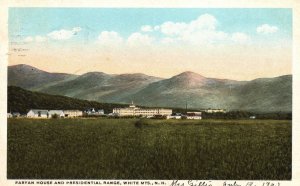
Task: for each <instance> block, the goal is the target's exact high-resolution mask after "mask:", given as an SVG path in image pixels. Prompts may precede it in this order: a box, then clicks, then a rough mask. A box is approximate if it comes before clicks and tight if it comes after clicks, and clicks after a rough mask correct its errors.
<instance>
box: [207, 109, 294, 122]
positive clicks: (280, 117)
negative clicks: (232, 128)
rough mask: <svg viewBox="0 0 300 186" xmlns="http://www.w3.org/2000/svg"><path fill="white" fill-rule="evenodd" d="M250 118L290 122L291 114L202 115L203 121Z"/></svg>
mask: <svg viewBox="0 0 300 186" xmlns="http://www.w3.org/2000/svg"><path fill="white" fill-rule="evenodd" d="M250 117H252V118H253V117H254V119H275V120H291V119H292V113H287V112H276V113H254V112H247V111H230V112H226V113H205V112H203V113H202V118H203V119H250Z"/></svg>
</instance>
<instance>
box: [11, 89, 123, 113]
mask: <svg viewBox="0 0 300 186" xmlns="http://www.w3.org/2000/svg"><path fill="white" fill-rule="evenodd" d="M7 98H8V100H7V111H8V112H10V111H11V112H20V113H21V114H26V113H27V112H28V111H29V110H30V109H57V110H67V109H79V110H85V109H87V108H95V109H104V111H105V113H110V112H112V109H113V108H116V107H127V106H128V105H125V104H112V103H99V102H96V101H86V100H80V99H75V98H69V97H66V96H58V95H49V94H44V93H40V92H32V91H28V90H24V89H22V88H20V87H16V86H8V94H7Z"/></svg>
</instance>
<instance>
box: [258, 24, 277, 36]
mask: <svg viewBox="0 0 300 186" xmlns="http://www.w3.org/2000/svg"><path fill="white" fill-rule="evenodd" d="M277 31H278V27H276V26H271V25H268V24H263V25H261V26H258V27H257V28H256V32H257V33H259V34H272V33H275V32H277Z"/></svg>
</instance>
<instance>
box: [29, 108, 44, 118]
mask: <svg viewBox="0 0 300 186" xmlns="http://www.w3.org/2000/svg"><path fill="white" fill-rule="evenodd" d="M27 117H28V118H48V117H49V113H48V110H42V109H31V110H30V111H29V112H28V113H27Z"/></svg>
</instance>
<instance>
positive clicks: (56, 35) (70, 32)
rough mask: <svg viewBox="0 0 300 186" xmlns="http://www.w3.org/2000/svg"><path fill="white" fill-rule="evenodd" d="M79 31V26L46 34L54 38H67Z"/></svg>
mask: <svg viewBox="0 0 300 186" xmlns="http://www.w3.org/2000/svg"><path fill="white" fill-rule="evenodd" d="M80 31H81V28H80V27H74V28H73V29H72V30H65V29H62V30H56V31H53V32H50V33H49V34H47V36H48V37H50V38H51V39H54V40H67V39H70V38H72V37H73V36H74V35H76V34H77V33H78V32H80Z"/></svg>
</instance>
